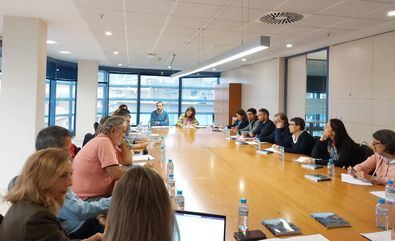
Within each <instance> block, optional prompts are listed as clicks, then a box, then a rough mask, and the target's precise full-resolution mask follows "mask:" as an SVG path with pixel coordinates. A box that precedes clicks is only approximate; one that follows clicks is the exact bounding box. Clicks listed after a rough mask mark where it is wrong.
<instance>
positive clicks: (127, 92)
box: [108, 73, 138, 124]
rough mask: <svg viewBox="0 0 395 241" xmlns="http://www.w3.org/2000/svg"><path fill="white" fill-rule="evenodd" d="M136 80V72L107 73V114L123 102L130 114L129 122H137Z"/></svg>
mask: <svg viewBox="0 0 395 241" xmlns="http://www.w3.org/2000/svg"><path fill="white" fill-rule="evenodd" d="M137 82H138V78H137V75H136V74H118V73H110V74H109V87H108V88H109V94H108V113H109V114H111V113H112V112H113V111H115V110H116V109H118V107H119V106H120V105H121V104H125V105H127V106H128V109H129V111H130V114H131V116H132V118H131V121H130V122H131V124H136V123H137Z"/></svg>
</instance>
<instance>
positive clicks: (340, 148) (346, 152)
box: [306, 119, 366, 167]
mask: <svg viewBox="0 0 395 241" xmlns="http://www.w3.org/2000/svg"><path fill="white" fill-rule="evenodd" d="M311 156H312V157H313V158H311V159H308V160H307V161H306V162H307V163H316V164H322V165H326V164H327V163H328V160H329V159H332V160H333V163H334V164H335V166H337V167H348V166H355V165H356V164H358V163H361V162H362V161H364V160H365V159H366V157H365V153H364V152H363V151H361V149H360V148H359V145H358V144H356V143H355V142H354V141H353V140H352V139H351V137H350V136H349V135H348V133H347V130H346V127H345V126H344V124H343V122H342V121H341V120H339V119H330V120H329V122H328V123H327V124H326V126H325V127H324V132H323V133H322V136H321V138H320V139H319V141H317V143H315V145H314V148H313V150H312V153H311Z"/></svg>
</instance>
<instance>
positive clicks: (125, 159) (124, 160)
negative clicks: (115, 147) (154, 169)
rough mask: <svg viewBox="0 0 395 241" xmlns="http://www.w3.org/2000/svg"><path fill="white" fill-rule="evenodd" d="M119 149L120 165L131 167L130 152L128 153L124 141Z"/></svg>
mask: <svg viewBox="0 0 395 241" xmlns="http://www.w3.org/2000/svg"><path fill="white" fill-rule="evenodd" d="M119 148H120V149H121V156H122V161H121V162H120V163H121V164H122V165H131V164H132V163H133V159H132V155H133V154H132V152H131V151H130V149H129V147H128V145H127V144H126V142H125V140H122V142H121V145H119Z"/></svg>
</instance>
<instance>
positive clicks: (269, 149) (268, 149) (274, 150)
mask: <svg viewBox="0 0 395 241" xmlns="http://www.w3.org/2000/svg"><path fill="white" fill-rule="evenodd" d="M265 151H272V152H274V153H280V152H279V151H277V150H276V149H274V148H273V147H270V148H266V149H265Z"/></svg>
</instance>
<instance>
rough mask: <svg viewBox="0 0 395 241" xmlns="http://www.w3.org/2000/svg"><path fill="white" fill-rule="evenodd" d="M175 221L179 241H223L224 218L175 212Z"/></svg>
mask: <svg viewBox="0 0 395 241" xmlns="http://www.w3.org/2000/svg"><path fill="white" fill-rule="evenodd" d="M176 219H177V223H178V227H179V230H180V241H203V240H204V241H225V228H226V217H225V216H222V215H216V214H206V213H196V212H189V211H178V210H177V211H176Z"/></svg>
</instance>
